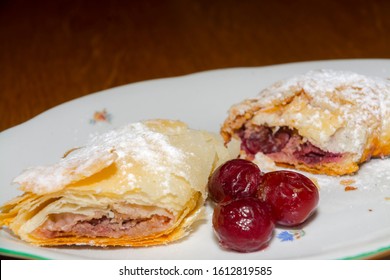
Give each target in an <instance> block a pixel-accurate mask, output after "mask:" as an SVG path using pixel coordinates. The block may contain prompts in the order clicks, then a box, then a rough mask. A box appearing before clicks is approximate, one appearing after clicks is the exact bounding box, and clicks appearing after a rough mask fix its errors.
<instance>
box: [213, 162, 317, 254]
mask: <svg viewBox="0 0 390 280" xmlns="http://www.w3.org/2000/svg"><path fill="white" fill-rule="evenodd" d="M208 191H209V197H210V198H211V199H212V200H213V201H214V202H215V203H216V206H215V208H214V213H213V227H214V232H215V234H216V236H217V238H218V240H219V243H220V245H221V246H222V247H224V248H226V249H230V250H234V251H239V252H253V251H258V250H262V249H264V248H265V247H267V245H268V243H269V241H270V240H271V238H272V235H273V231H274V228H275V225H282V226H297V225H299V224H302V223H303V222H305V221H306V220H307V218H308V217H310V215H311V214H312V213H313V212H314V210H315V209H316V207H317V205H318V201H319V192H318V189H317V187H316V185H315V184H314V183H313V182H312V181H311V180H310V179H309V178H307V177H306V176H304V175H302V174H300V173H297V172H293V171H287V170H282V171H273V172H268V173H262V172H261V170H260V169H259V167H258V166H257V165H256V164H254V163H253V162H251V161H248V160H244V159H233V160H230V161H227V162H226V163H224V164H222V165H221V166H219V167H218V168H217V169H216V170H215V171H214V173H213V174H212V175H211V176H210V178H209V182H208Z"/></svg>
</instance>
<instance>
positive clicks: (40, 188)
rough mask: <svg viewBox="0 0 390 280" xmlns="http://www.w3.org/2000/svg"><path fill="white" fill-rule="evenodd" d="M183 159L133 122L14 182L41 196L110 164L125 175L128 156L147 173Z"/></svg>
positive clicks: (164, 139) (165, 142) (159, 137)
mask: <svg viewBox="0 0 390 280" xmlns="http://www.w3.org/2000/svg"><path fill="white" fill-rule="evenodd" d="M184 156H185V155H184V153H183V151H181V150H179V149H178V148H176V147H174V146H172V145H171V144H170V143H169V140H168V138H167V136H166V135H163V134H161V133H159V132H156V131H153V130H152V129H150V128H149V127H147V126H146V125H145V124H143V123H134V124H129V125H126V126H124V127H121V128H119V129H117V130H112V131H109V132H107V133H104V134H101V135H95V136H92V138H91V139H90V140H89V142H88V143H87V144H86V145H85V146H84V147H82V148H79V149H76V150H74V151H72V152H71V153H70V154H69V155H67V156H66V157H65V158H62V159H61V160H60V161H59V162H58V163H56V164H54V165H52V166H38V167H33V168H29V169H27V170H26V171H25V172H24V173H22V174H21V175H19V176H18V177H16V178H15V180H14V182H15V183H18V184H20V185H21V188H22V190H24V191H30V192H34V193H37V194H41V193H47V192H54V191H57V190H60V189H62V188H63V187H64V186H66V185H68V184H70V183H72V182H75V181H78V180H80V179H83V178H86V177H88V176H91V175H93V174H95V173H96V172H98V171H100V170H102V169H103V168H105V167H107V166H109V165H110V164H112V163H113V162H114V161H117V162H118V163H119V166H120V167H121V170H120V171H121V172H126V169H127V168H130V167H131V166H132V164H131V163H127V162H126V158H128V157H130V158H132V159H133V160H134V161H135V162H138V163H140V164H142V166H143V167H144V168H146V169H147V170H148V171H150V172H165V171H167V168H169V166H170V165H171V166H175V165H177V164H180V163H181V162H182V161H183V160H184ZM167 161H169V163H168V162H167ZM129 176H130V177H129ZM127 179H128V180H127V181H128V184H130V185H131V186H134V185H135V180H136V178H135V177H134V176H131V175H128V176H127ZM131 186H130V187H131Z"/></svg>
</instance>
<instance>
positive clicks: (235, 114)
mask: <svg viewBox="0 0 390 280" xmlns="http://www.w3.org/2000/svg"><path fill="white" fill-rule="evenodd" d="M389 118H390V81H389V80H386V79H383V78H377V77H368V76H365V75H361V74H357V73H353V72H348V71H338V70H329V69H322V70H315V71H310V72H308V73H305V74H301V75H297V76H294V77H291V78H288V79H285V80H281V81H278V82H276V83H274V84H272V85H271V86H269V87H267V88H265V89H263V90H262V91H261V92H260V93H259V95H258V96H256V97H254V98H251V99H247V100H244V101H242V102H241V103H239V104H236V105H233V106H232V107H231V109H230V111H229V116H228V118H227V119H226V121H225V122H224V124H223V126H222V129H221V133H222V136H223V137H224V138H225V141H227V142H228V141H230V139H231V137H235V138H237V133H238V131H240V130H242V129H243V128H244V127H247V128H248V127H250V126H267V127H272V128H273V131H274V133H275V132H276V130H277V129H279V128H281V127H285V128H289V129H291V130H294V131H296V132H297V133H298V134H299V135H300V137H302V139H303V140H304V141H306V140H308V141H309V142H310V144H312V145H314V146H315V147H318V148H320V149H321V150H323V151H325V152H332V153H344V154H345V153H348V154H349V157H351V159H352V160H353V161H356V162H358V161H364V160H366V159H368V158H369V157H371V156H383V155H387V154H388V153H389V152H390V148H389V143H390V119H389ZM367 149H369V150H367Z"/></svg>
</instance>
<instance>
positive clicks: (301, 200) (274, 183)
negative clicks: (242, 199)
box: [259, 171, 319, 226]
mask: <svg viewBox="0 0 390 280" xmlns="http://www.w3.org/2000/svg"><path fill="white" fill-rule="evenodd" d="M259 198H260V199H262V200H263V201H265V202H266V203H268V204H269V205H270V206H271V208H272V215H273V217H274V219H275V222H276V223H277V224H280V225H284V226H296V225H299V224H301V223H303V222H304V221H306V220H307V218H308V217H309V216H310V215H311V214H312V213H313V212H314V210H315V209H316V207H317V205H318V201H319V192H318V189H317V187H316V185H315V184H314V183H313V182H312V181H311V180H310V179H309V178H307V177H306V176H304V175H302V174H300V173H296V172H292V171H274V172H269V173H266V174H264V175H263V181H262V183H261V185H260V188H259Z"/></svg>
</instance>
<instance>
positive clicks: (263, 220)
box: [213, 197, 275, 252]
mask: <svg viewBox="0 0 390 280" xmlns="http://www.w3.org/2000/svg"><path fill="white" fill-rule="evenodd" d="M213 226H214V232H215V234H216V235H217V237H218V240H219V243H220V245H221V246H222V247H224V248H226V249H231V250H235V251H239V252H253V251H258V250H261V249H264V248H265V247H266V246H267V245H268V242H269V240H270V239H271V237H272V233H273V230H274V227H275V225H274V223H273V220H272V215H271V209H270V207H269V206H268V205H267V204H265V203H264V202H262V201H261V200H259V199H258V198H254V197H246V198H241V199H237V200H232V201H229V202H227V203H225V204H218V205H217V206H216V207H215V209H214V214H213Z"/></svg>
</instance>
